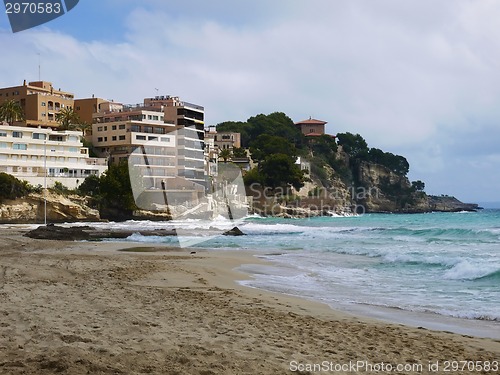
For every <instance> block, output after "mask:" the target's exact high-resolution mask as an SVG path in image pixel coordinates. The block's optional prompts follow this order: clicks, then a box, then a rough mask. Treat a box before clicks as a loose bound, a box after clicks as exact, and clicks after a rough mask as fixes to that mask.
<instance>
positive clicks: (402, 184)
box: [356, 162, 431, 213]
mask: <svg viewBox="0 0 500 375" xmlns="http://www.w3.org/2000/svg"><path fill="white" fill-rule="evenodd" d="M357 181H358V183H359V185H360V186H361V187H362V188H363V189H365V191H366V192H367V194H366V196H361V195H360V196H359V197H356V198H357V199H356V201H357V203H358V204H359V205H362V206H363V207H364V208H365V209H366V211H367V212H412V213H416V212H428V211H430V210H431V207H430V203H429V199H428V196H427V195H426V194H425V193H424V192H419V191H415V190H414V189H413V188H412V185H411V183H410V181H409V180H408V178H407V177H406V176H402V175H399V174H396V173H394V172H393V171H391V170H389V169H388V168H387V167H384V166H382V165H379V164H374V163H368V162H361V163H360V165H359V167H358V176H357Z"/></svg>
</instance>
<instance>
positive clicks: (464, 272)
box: [444, 260, 500, 280]
mask: <svg viewBox="0 0 500 375" xmlns="http://www.w3.org/2000/svg"><path fill="white" fill-rule="evenodd" d="M444 278H445V279H449V280H496V279H500V266H499V265H495V264H490V263H488V264H477V263H476V264H475V263H472V262H470V261H467V260H463V261H461V262H459V263H457V264H455V265H454V266H453V267H452V268H450V269H448V270H447V271H446V272H445V273H444Z"/></svg>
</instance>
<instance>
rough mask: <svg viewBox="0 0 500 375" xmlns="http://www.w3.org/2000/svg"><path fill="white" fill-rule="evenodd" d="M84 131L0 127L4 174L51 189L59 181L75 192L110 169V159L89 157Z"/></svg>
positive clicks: (0, 157) (0, 152)
mask: <svg viewBox="0 0 500 375" xmlns="http://www.w3.org/2000/svg"><path fill="white" fill-rule="evenodd" d="M81 136H82V132H79V131H71V130H66V131H57V130H52V129H51V128H41V127H39V128H31V127H25V126H22V127H20V126H9V125H0V172H5V173H8V174H11V175H13V176H15V177H16V178H18V179H20V180H26V181H28V182H29V183H30V184H31V185H34V186H37V185H41V186H45V184H47V186H48V187H50V186H52V185H54V183H55V182H56V181H58V182H60V183H62V184H63V185H64V186H66V187H68V188H70V189H74V188H76V187H77V186H78V185H79V184H81V183H82V182H83V180H85V178H86V177H88V176H90V175H96V176H100V175H101V174H102V173H103V172H104V171H105V170H106V169H107V162H106V159H101V158H91V157H89V150H88V148H86V147H83V143H82V141H81Z"/></svg>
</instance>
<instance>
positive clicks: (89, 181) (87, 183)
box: [76, 175, 101, 197]
mask: <svg viewBox="0 0 500 375" xmlns="http://www.w3.org/2000/svg"><path fill="white" fill-rule="evenodd" d="M76 191H77V193H78V194H80V195H90V196H93V197H97V196H99V194H100V191H101V181H100V178H99V177H97V176H96V175H90V176H88V177H87V178H85V180H83V182H82V183H81V184H80V186H78V188H77V189H76Z"/></svg>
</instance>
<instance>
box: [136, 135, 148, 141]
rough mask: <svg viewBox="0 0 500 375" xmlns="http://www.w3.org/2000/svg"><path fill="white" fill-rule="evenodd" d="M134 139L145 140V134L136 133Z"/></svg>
mask: <svg viewBox="0 0 500 375" xmlns="http://www.w3.org/2000/svg"><path fill="white" fill-rule="evenodd" d="M135 139H137V140H138V141H145V140H146V136H145V135H136V136H135Z"/></svg>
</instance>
